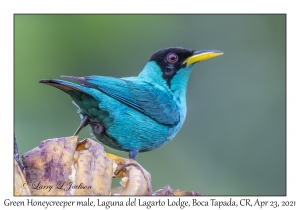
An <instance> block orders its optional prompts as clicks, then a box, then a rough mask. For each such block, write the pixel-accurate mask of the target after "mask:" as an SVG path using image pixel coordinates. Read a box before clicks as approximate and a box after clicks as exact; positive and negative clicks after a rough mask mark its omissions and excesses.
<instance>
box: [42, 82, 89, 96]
mask: <svg viewBox="0 0 300 210" xmlns="http://www.w3.org/2000/svg"><path fill="white" fill-rule="evenodd" d="M39 82H40V83H43V84H47V85H51V86H53V87H56V88H58V89H60V90H62V91H64V92H66V93H68V94H70V91H71V92H73V91H76V90H77V91H79V92H81V93H84V94H87V95H90V96H92V94H90V93H89V88H88V87H85V86H82V85H79V84H76V83H73V82H69V81H65V80H58V79H49V80H40V81H39ZM92 97H93V96H92Z"/></svg>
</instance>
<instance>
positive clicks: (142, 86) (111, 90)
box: [40, 47, 222, 159]
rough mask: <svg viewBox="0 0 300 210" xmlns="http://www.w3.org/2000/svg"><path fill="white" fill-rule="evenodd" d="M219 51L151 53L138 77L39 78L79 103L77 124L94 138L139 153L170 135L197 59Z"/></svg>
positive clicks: (176, 128) (182, 116)
mask: <svg viewBox="0 0 300 210" xmlns="http://www.w3.org/2000/svg"><path fill="white" fill-rule="evenodd" d="M221 54H222V52H221V51H216V50H209V51H194V50H189V49H184V48H179V47H174V48H167V49H163V50H160V51H158V52H156V53H155V54H154V55H153V56H152V57H151V58H150V61H149V62H148V63H147V64H146V66H145V67H144V69H143V70H142V72H141V73H140V74H139V76H137V77H126V78H114V77H105V76H87V77H73V76H62V77H63V78H65V79H69V80H73V81H75V82H77V83H79V84H77V83H73V82H69V81H65V80H56V79H54V80H41V81H40V82H41V83H45V84H48V85H51V86H54V87H57V88H59V89H61V90H63V91H64V92H66V93H68V94H69V95H70V96H71V98H72V100H73V102H74V104H75V105H76V106H77V107H78V110H79V113H80V116H81V120H82V121H81V125H80V126H79V128H78V129H77V131H76V132H75V135H77V134H78V133H79V132H80V130H81V129H82V128H83V127H84V126H86V125H90V127H91V130H92V132H93V134H94V136H95V137H96V139H97V140H99V141H100V142H102V143H103V144H105V145H107V146H109V147H112V148H114V149H118V150H122V151H128V152H129V157H130V158H132V159H136V157H137V154H138V152H146V151H150V150H153V149H155V148H157V147H160V146H162V145H164V144H165V143H167V142H168V141H169V140H171V139H173V138H174V136H175V135H176V133H177V132H178V131H179V129H180V128H181V126H182V124H183V122H184V120H185V116H186V86H187V82H188V78H189V75H190V73H191V70H192V68H193V66H194V64H195V63H196V62H199V61H202V60H205V59H209V58H211V57H215V56H218V55H221Z"/></svg>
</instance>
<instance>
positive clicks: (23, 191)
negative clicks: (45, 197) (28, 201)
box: [14, 160, 31, 195]
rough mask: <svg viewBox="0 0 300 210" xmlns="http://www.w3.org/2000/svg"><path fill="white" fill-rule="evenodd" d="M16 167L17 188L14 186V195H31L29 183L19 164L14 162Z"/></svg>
mask: <svg viewBox="0 0 300 210" xmlns="http://www.w3.org/2000/svg"><path fill="white" fill-rule="evenodd" d="M14 167H15V174H14V176H15V186H14V195H31V194H30V191H29V189H28V187H27V183H26V180H25V177H24V174H23V172H22V170H21V169H20V167H19V164H18V163H17V161H16V160H14Z"/></svg>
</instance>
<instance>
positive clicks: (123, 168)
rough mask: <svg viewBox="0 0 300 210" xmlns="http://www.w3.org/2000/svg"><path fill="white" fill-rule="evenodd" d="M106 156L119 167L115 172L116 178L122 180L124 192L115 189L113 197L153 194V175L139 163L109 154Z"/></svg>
mask: <svg viewBox="0 0 300 210" xmlns="http://www.w3.org/2000/svg"><path fill="white" fill-rule="evenodd" d="M106 156H107V157H108V158H109V159H110V160H112V161H113V162H114V163H115V164H116V165H117V167H115V171H114V174H115V177H119V178H122V181H121V186H122V190H121V191H120V188H117V190H116V189H113V190H112V192H111V194H112V195H151V194H152V186H151V175H150V173H149V172H147V171H146V170H145V169H144V168H143V167H142V166H141V165H140V164H139V163H138V162H136V161H134V160H131V159H126V158H121V157H119V156H116V155H113V154H109V153H107V154H106Z"/></svg>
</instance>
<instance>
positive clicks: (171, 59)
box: [167, 53, 178, 63]
mask: <svg viewBox="0 0 300 210" xmlns="http://www.w3.org/2000/svg"><path fill="white" fill-rule="evenodd" d="M167 59H168V61H169V62H170V63H175V62H176V61H177V60H178V56H177V55H176V54H175V53H170V54H168V56H167Z"/></svg>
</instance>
